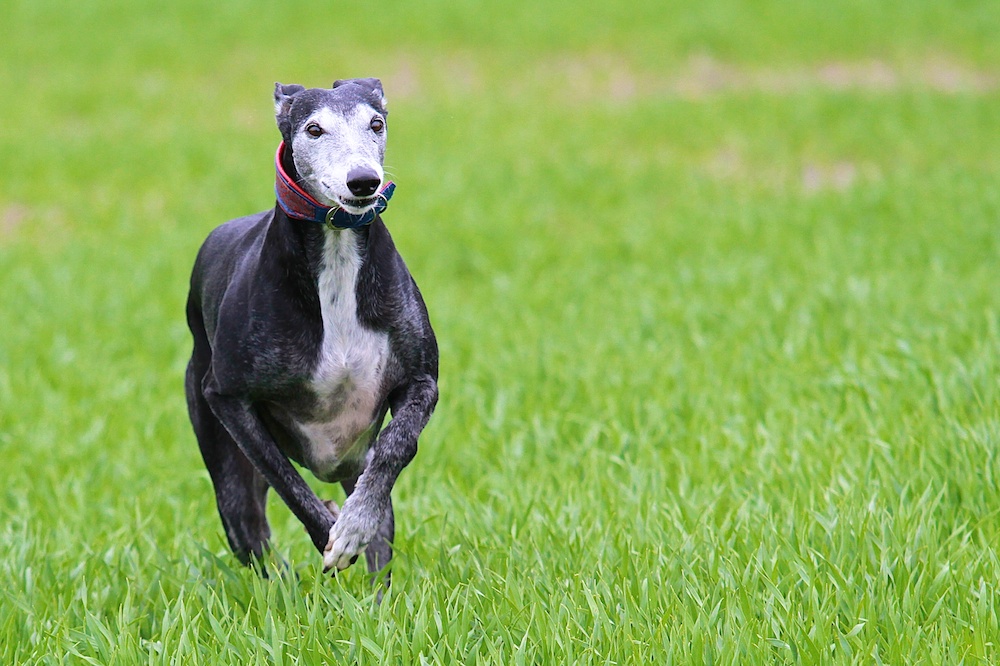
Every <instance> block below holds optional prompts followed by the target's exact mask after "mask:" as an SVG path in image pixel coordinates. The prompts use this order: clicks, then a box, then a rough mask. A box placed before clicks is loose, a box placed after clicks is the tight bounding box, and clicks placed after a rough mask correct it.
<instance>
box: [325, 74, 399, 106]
mask: <svg viewBox="0 0 1000 666" xmlns="http://www.w3.org/2000/svg"><path fill="white" fill-rule="evenodd" d="M348 83H353V84H354V85H357V86H361V87H362V88H364V90H365V92H366V93H367V98H368V101H369V102H370V103H371V105H372V106H374V107H375V108H376V109H378V110H379V111H381V112H382V114H383V115H384V114H386V113H388V111H387V109H386V101H385V93H384V92H382V82H381V81H380V80H378V79H372V78H368V79H337V80H336V81H334V82H333V86H332V87H333V88H339V87H340V86H342V85H345V84H348Z"/></svg>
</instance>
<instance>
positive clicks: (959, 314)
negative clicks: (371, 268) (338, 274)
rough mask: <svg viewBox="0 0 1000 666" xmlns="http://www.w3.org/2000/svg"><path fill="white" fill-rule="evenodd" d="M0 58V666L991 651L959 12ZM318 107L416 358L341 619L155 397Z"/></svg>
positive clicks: (505, 14) (54, 27)
mask: <svg viewBox="0 0 1000 666" xmlns="http://www.w3.org/2000/svg"><path fill="white" fill-rule="evenodd" d="M0 32H2V39H0V84H2V87H3V89H4V90H5V91H6V94H7V98H6V99H5V101H4V103H3V104H2V105H0V151H2V154H3V156H4V158H3V165H4V166H3V167H2V172H0V173H2V175H0V288H2V298H0V322H2V323H0V468H2V469H3V470H5V473H4V474H3V477H4V482H3V483H2V485H0V663H2V664H48V663H71V664H76V663H91V664H137V663H149V664H159V663H239V664H257V663H260V664H318V663H324V662H333V663H339V662H341V661H344V662H357V663H362V664H380V663H399V664H410V663H413V664H417V663H421V664H422V663H429V664H430V663H439V664H453V663H498V664H523V663H532V664H562V663H601V664H613V663H615V664H633V663H636V664H638V663H655V664H687V663H692V664H703V663H704V664H709V663H710V664H757V663H768V664H772V663H773V664H793V663H801V664H851V663H857V664H872V663H875V664H879V663H885V664H914V663H943V664H958V663H966V664H979V663H982V664H991V663H998V662H1000V622H998V617H997V613H998V611H1000V597H998V595H1000V586H998V581H1000V558H998V552H1000V461H998V456H997V448H998V445H1000V304H998V301H997V293H998V292H997V285H998V283H1000V261H998V259H1000V226H998V222H1000V40H998V39H997V38H996V37H997V35H1000V5H998V4H997V3H995V2H989V1H985V0H984V1H971V0H970V1H964V2H953V3H940V2H930V1H927V2H918V1H909V2H904V1H902V0H895V1H889V2H881V3H870V2H863V1H862V0H832V1H829V2H818V1H806V0H794V1H786V2H778V1H776V0H775V1H769V2H762V1H758V2H737V1H736V0H709V1H707V2H703V3H696V4H691V3H684V2H679V1H675V0H660V1H653V0H640V1H639V2H635V3H632V4H631V5H629V6H626V5H621V4H615V3H606V2H605V3H597V2H582V1H576V2H568V1H553V2H535V3H517V4H501V3H497V4H481V3H473V2H443V1H441V2H433V1H429V2H409V3H404V2H386V3H379V4H377V5H370V4H361V3H351V4H349V5H347V6H336V7H331V6H328V5H326V4H323V3H315V2H304V1H298V2H289V3H280V4H274V5H264V4H263V3H261V4H260V5H255V4H253V3H250V2H248V1H245V0H242V1H241V0H221V1H220V2H216V3H213V4H211V5H208V4H204V3H196V2H192V1H191V0H180V1H178V2H173V3H170V4H169V5H163V4H160V3H150V2H124V1H121V0H118V1H114V0H100V1H97V0H95V1H94V2H87V3H61V2H54V1H51V0H34V1H31V2H28V1H26V0H9V1H8V2H6V3H5V4H3V5H2V6H0ZM353 76H378V77H380V78H382V80H383V83H384V85H385V90H386V94H387V96H388V98H389V104H390V109H391V112H390V116H389V127H390V129H389V135H390V140H389V150H388V154H387V159H386V161H387V166H388V168H389V171H390V173H391V174H392V176H393V179H394V180H395V181H396V182H397V183H398V185H399V189H398V191H397V193H396V196H395V197H394V199H393V203H392V207H391V208H390V209H389V211H388V212H387V213H386V215H385V220H386V223H387V224H388V225H389V228H390V230H391V231H392V233H393V235H394V238H395V240H396V243H397V245H398V246H399V248H400V250H401V252H402V253H403V256H404V257H405V258H406V260H407V262H408V264H409V266H410V268H411V271H412V272H413V274H414V276H415V277H416V279H417V281H418V283H419V284H420V286H421V288H422V290H423V292H424V296H425V298H426V300H427V302H428V305H429V308H430V311H431V317H432V321H433V323H434V325H435V328H436V331H437V334H438V339H439V342H440V345H441V355H442V366H441V383H440V386H441V401H440V403H439V406H438V409H437V413H436V414H435V416H434V418H433V419H432V421H431V424H430V426H429V427H428V429H427V430H426V431H425V434H424V435H423V437H422V438H421V441H420V453H419V454H418V456H417V457H416V459H415V460H414V462H413V463H412V464H411V465H410V467H409V468H408V469H407V470H406V471H405V472H404V473H403V475H402V476H401V478H400V481H399V483H398V484H397V486H396V491H395V493H394V501H395V503H396V512H397V523H398V526H397V544H396V552H397V556H396V560H395V566H394V586H393V589H392V591H391V593H390V594H389V596H388V597H387V598H386V600H385V602H384V603H383V604H381V605H380V606H376V605H375V604H374V603H373V592H372V590H371V588H370V587H369V585H368V583H367V580H366V579H367V576H366V575H365V574H364V572H363V568H362V567H360V566H357V567H352V568H351V569H349V570H348V571H347V572H345V573H343V574H341V575H340V576H339V577H337V578H336V579H327V578H324V577H323V576H322V575H321V573H320V568H321V564H320V557H319V555H318V554H317V553H316V552H315V551H314V550H313V549H312V546H311V544H310V543H309V540H308V538H307V537H306V535H305V533H304V531H303V530H302V528H301V526H300V525H299V524H298V523H297V522H296V520H295V519H294V518H293V517H292V516H291V514H290V513H289V511H288V510H287V509H286V508H285V507H284V505H282V504H281V502H280V501H279V500H277V499H276V498H274V497H273V494H272V500H271V505H270V509H269V511H270V518H271V523H272V527H273V530H274V545H275V548H276V550H277V552H278V553H279V554H280V555H281V556H282V557H284V558H286V559H287V560H288V561H289V562H290V563H291V566H292V569H293V570H294V572H295V574H296V575H288V576H286V577H284V578H281V579H277V580H270V581H262V580H259V579H258V578H256V577H255V576H254V575H253V574H252V573H250V572H248V571H245V570H243V569H241V568H239V567H238V566H237V564H236V562H235V561H234V559H233V558H232V557H231V556H230V555H229V554H228V551H227V548H226V545H225V540H224V537H223V533H222V529H221V526H220V524H219V521H218V517H217V515H216V512H215V507H214V499H213V495H212V492H211V485H210V483H209V480H208V476H207V473H206V472H205V471H204V468H203V466H202V463H201V459H200V457H199V454H198V451H197V446H196V444H195V441H194V437H193V435H192V433H191V431H190V426H189V424H188V421H187V414H186V410H185V406H184V399H183V390H182V375H183V369H184V365H185V363H186V360H187V355H188V354H189V351H190V342H189V339H188V333H187V329H186V325H185V323H184V317H183V303H184V299H185V297H186V283H187V279H188V274H189V270H190V266H191V263H192V261H193V258H194V254H195V252H196V251H197V248H198V246H199V245H200V243H201V241H202V239H203V238H204V237H205V235H206V234H207V233H208V231H209V230H210V229H212V228H213V227H214V226H216V225H217V224H219V223H221V222H223V221H225V220H227V219H229V218H232V217H236V216H239V215H244V214H248V213H251V212H255V211H258V210H263V209H264V208H267V207H270V206H272V205H273V192H272V189H271V188H272V184H271V183H272V178H273V173H272V168H273V167H272V162H271V158H272V155H273V151H274V148H275V146H276V143H277V141H278V133H277V130H276V129H275V127H274V121H273V116H272V114H273V107H272V102H271V91H272V88H273V84H274V82H275V81H281V82H283V83H302V84H305V85H307V86H322V85H329V84H330V83H331V82H332V81H333V80H334V79H336V78H345V77H353ZM307 478H309V479H310V482H312V481H313V479H311V477H309V476H308V475H307ZM315 487H316V488H317V489H318V490H319V491H320V492H321V493H322V494H323V495H324V496H325V497H335V498H338V499H339V497H340V490H339V488H337V489H334V488H331V487H325V488H324V487H322V484H318V483H317V484H316V485H315Z"/></svg>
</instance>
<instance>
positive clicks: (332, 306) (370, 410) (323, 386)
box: [297, 231, 389, 479]
mask: <svg viewBox="0 0 1000 666" xmlns="http://www.w3.org/2000/svg"><path fill="white" fill-rule="evenodd" d="M360 268H361V256H360V254H359V252H358V247H357V236H356V234H355V233H353V232H351V231H342V232H338V231H327V236H326V244H325V246H324V248H323V266H322V268H321V269H320V275H319V300H320V308H321V309H322V315H323V343H322V345H321V347H320V353H319V358H318V360H317V364H316V367H315V369H314V371H313V376H312V379H311V381H310V386H311V388H312V390H313V391H314V392H315V393H316V395H317V396H318V397H319V403H320V404H319V407H318V409H317V410H316V419H315V420H313V421H309V422H305V423H298V424H297V425H298V428H299V431H300V432H301V433H302V435H303V440H304V441H303V444H304V445H305V447H304V449H305V450H304V451H303V457H304V461H303V462H304V463H305V465H306V467H308V468H309V469H310V470H312V472H313V473H314V474H316V476H317V477H319V478H321V479H323V478H324V476H325V475H327V474H329V473H331V472H333V470H335V469H336V468H337V466H338V465H340V464H341V463H343V462H346V461H350V460H357V459H359V458H361V457H363V456H364V454H365V453H366V448H367V447H366V444H367V442H368V441H369V440H370V438H371V435H372V430H373V429H374V428H376V427H377V426H378V423H377V422H376V419H377V417H378V409H379V404H378V399H379V394H380V391H381V388H382V377H383V375H384V374H385V367H386V362H387V360H388V357H389V336H388V334H386V333H382V332H377V331H373V330H371V329H368V328H365V327H364V326H363V325H362V324H361V322H360V321H358V303H357V295H356V293H355V289H356V283H357V278H358V271H359V270H360Z"/></svg>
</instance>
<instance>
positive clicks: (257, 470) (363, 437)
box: [185, 79, 438, 584]
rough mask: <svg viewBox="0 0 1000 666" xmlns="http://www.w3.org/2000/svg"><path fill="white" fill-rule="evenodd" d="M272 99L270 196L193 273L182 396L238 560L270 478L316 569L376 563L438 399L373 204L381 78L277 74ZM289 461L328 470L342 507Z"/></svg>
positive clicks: (413, 312)
mask: <svg viewBox="0 0 1000 666" xmlns="http://www.w3.org/2000/svg"><path fill="white" fill-rule="evenodd" d="M274 105H275V115H276V119H277V123H278V129H279V130H280V132H281V138H282V142H281V144H280V146H279V148H278V152H277V155H276V156H275V172H276V179H275V183H276V184H275V192H276V198H277V203H276V205H275V207H274V208H273V209H272V210H267V211H264V212H261V213H257V214H256V215H250V216H248V217H241V218H239V219H235V220H231V221H229V222H226V223H225V224H223V225H222V226H220V227H218V228H216V229H215V230H214V231H213V232H212V233H211V234H210V235H209V236H208V238H207V239H206V240H205V243H204V244H203V245H202V247H201V250H200V251H199V253H198V257H197V259H196V261H195V265H194V270H193V273H192V275H191V290H190V294H189V296H188V301H187V320H188V325H189V327H190V329H191V334H192V336H193V337H194V351H193V352H192V354H191V360H190V362H189V363H188V367H187V376H186V381H185V389H186V393H187V403H188V411H189V413H190V416H191V423H192V425H193V427H194V432H195V435H196V436H197V439H198V445H199V448H200V449H201V455H202V457H203V458H204V461H205V465H206V466H207V467H208V472H209V475H210V476H211V478H212V483H213V485H214V487H215V499H216V503H217V505H218V509H219V515H220V516H221V518H222V524H223V526H224V528H225V531H226V536H227V538H228V540H229V545H230V547H231V548H232V550H233V553H234V554H235V555H236V557H237V558H239V559H240V561H242V562H243V563H245V564H251V563H254V562H257V560H258V559H259V558H260V557H261V556H262V554H263V552H264V550H265V549H266V548H267V547H268V538H269V537H270V528H269V526H268V523H267V517H266V515H265V507H266V501H265V499H266V494H267V490H268V488H274V490H275V491H276V492H277V493H278V496H279V497H281V499H282V500H283V501H284V502H285V504H287V505H288V507H289V508H290V509H291V510H292V513H294V514H295V516H296V517H297V518H298V519H299V520H300V521H301V522H302V524H303V525H304V526H305V528H306V531H307V532H308V534H309V537H310V538H311V539H312V542H313V544H314V545H315V546H316V549H317V550H318V551H319V552H320V553H321V554H322V556H323V567H324V571H329V570H332V569H337V570H342V569H345V568H347V567H348V566H350V565H351V564H353V563H354V561H355V560H356V559H357V556H358V554H359V553H360V552H361V551H362V550H364V551H365V556H366V559H367V561H368V570H369V571H370V572H372V573H375V572H378V571H379V570H381V569H383V568H384V567H385V566H386V565H387V564H388V563H389V560H390V559H391V557H392V541H393V535H394V521H393V512H392V501H391V499H390V493H391V491H392V487H393V484H394V483H395V482H396V478H397V477H398V476H399V474H400V472H401V471H402V470H403V468H404V467H405V466H406V465H407V464H408V463H409V462H410V460H412V459H413V456H414V455H415V454H416V451H417V437H418V436H419V435H420V432H421V431H422V430H423V428H424V426H425V425H426V424H427V421H428V419H429V418H430V416H431V412H433V410H434V406H435V404H436V403H437V399H438V389H437V374H438V349H437V342H436V340H435V338H434V332H433V331H432V330H431V325H430V320H429V319H428V316H427V308H426V307H425V305H424V301H423V298H422V297H421V295H420V290H419V289H418V288H417V285H416V283H415V282H414V281H413V278H412V277H411V276H410V273H409V271H408V270H407V268H406V264H404V263H403V259H402V258H401V257H400V255H399V253H398V252H397V251H396V248H395V246H394V244H393V242H392V238H391V237H390V236H389V232H388V230H387V229H386V227H385V225H384V224H383V223H382V219H381V217H380V214H381V213H382V212H383V211H384V210H385V208H386V205H387V203H388V200H389V197H391V196H392V193H393V190H394V187H395V186H394V185H393V184H392V183H386V182H384V180H385V174H384V170H383V159H384V155H385V143H386V133H387V124H386V116H387V111H386V102H385V96H384V95H383V92H382V84H381V82H380V81H378V80H377V79H349V80H341V81H336V82H334V84H333V87H332V88H329V89H325V88H311V89H308V90H307V89H306V88H304V87H303V86H300V85H282V84H280V83H279V84H276V85H275V89H274ZM390 410H391V412H392V418H391V420H390V422H389V423H388V425H387V426H386V427H385V428H382V425H383V422H384V420H385V417H386V414H387V413H388V412H389V411H390ZM291 461H295V462H297V463H299V464H300V465H302V466H303V467H305V468H307V469H309V470H310V471H311V472H312V473H313V474H314V475H315V476H316V477H317V478H319V479H320V480H322V481H326V482H337V481H339V482H340V483H341V485H342V486H343V488H344V490H345V492H346V493H347V499H346V501H345V502H344V505H343V508H342V509H341V510H339V512H338V510H337V507H336V505H335V504H333V503H332V502H324V501H322V500H320V499H319V498H318V497H317V496H316V494H315V493H314V492H313V491H312V489H311V488H310V487H309V485H308V484H306V482H305V480H304V479H303V478H302V476H301V475H300V474H299V473H298V471H297V470H296V469H295V467H294V466H293V465H292V462H291ZM385 575H386V584H388V572H386V574H385Z"/></svg>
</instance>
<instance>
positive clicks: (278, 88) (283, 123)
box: [274, 83, 305, 143]
mask: <svg viewBox="0 0 1000 666" xmlns="http://www.w3.org/2000/svg"><path fill="white" fill-rule="evenodd" d="M303 90H305V87H303V86H300V85H298V84H297V83H292V84H290V85H287V86H286V85H283V84H281V83H275V84H274V119H275V120H276V121H277V123H278V131H279V132H281V138H283V139H284V140H285V142H286V143H288V142H290V141H291V140H292V122H291V119H290V118H289V116H288V112H289V110H290V109H291V108H292V99H293V98H294V97H295V96H296V95H298V94H299V93H300V92H302V91H303Z"/></svg>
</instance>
